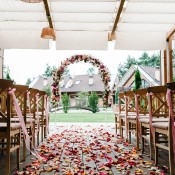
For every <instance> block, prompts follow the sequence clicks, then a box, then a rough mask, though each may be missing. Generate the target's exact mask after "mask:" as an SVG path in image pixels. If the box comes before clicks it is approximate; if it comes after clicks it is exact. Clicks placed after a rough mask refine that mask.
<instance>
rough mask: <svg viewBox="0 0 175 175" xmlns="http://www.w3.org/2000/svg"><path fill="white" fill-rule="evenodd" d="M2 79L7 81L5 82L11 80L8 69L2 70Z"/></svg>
mask: <svg viewBox="0 0 175 175" xmlns="http://www.w3.org/2000/svg"><path fill="white" fill-rule="evenodd" d="M4 78H5V79H7V80H12V79H11V77H10V69H9V67H8V66H7V67H5V70H4Z"/></svg>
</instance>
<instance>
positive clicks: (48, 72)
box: [43, 64, 56, 77]
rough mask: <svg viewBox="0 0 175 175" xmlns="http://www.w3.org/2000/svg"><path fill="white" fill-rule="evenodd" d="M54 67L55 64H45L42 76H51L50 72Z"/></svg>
mask: <svg viewBox="0 0 175 175" xmlns="http://www.w3.org/2000/svg"><path fill="white" fill-rule="evenodd" d="M55 69H56V67H55V66H52V67H51V66H49V64H46V70H45V71H44V74H43V75H44V76H46V77H51V76H52V72H53V71H54V70H55Z"/></svg>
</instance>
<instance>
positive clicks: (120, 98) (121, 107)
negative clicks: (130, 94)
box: [118, 92, 125, 114]
mask: <svg viewBox="0 0 175 175" xmlns="http://www.w3.org/2000/svg"><path fill="white" fill-rule="evenodd" d="M124 96H125V94H124V92H119V94H118V112H119V114H120V113H122V112H125V98H124Z"/></svg>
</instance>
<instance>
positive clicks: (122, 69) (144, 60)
mask: <svg viewBox="0 0 175 175" xmlns="http://www.w3.org/2000/svg"><path fill="white" fill-rule="evenodd" d="M132 65H144V66H152V67H156V66H160V54H159V53H158V54H153V55H151V56H149V55H148V53H147V52H143V54H142V56H141V57H139V58H138V59H135V58H134V57H131V56H130V55H129V56H128V58H127V60H126V62H124V63H123V64H119V66H118V68H117V72H118V78H119V80H120V79H121V78H122V77H123V76H124V75H125V73H126V72H127V70H128V69H129V68H130V67H131V66H132Z"/></svg>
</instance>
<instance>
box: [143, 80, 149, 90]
mask: <svg viewBox="0 0 175 175" xmlns="http://www.w3.org/2000/svg"><path fill="white" fill-rule="evenodd" d="M149 86H150V85H149V83H148V82H147V81H146V80H144V79H142V87H143V88H147V87H149Z"/></svg>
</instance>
